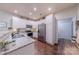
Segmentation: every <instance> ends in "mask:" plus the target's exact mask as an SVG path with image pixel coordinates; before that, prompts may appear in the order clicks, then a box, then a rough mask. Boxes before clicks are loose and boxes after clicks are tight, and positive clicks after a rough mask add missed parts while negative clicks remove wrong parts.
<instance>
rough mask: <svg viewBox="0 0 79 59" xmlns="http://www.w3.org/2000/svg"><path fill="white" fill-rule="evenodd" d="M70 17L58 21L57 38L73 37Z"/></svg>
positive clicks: (69, 38)
mask: <svg viewBox="0 0 79 59" xmlns="http://www.w3.org/2000/svg"><path fill="white" fill-rule="evenodd" d="M72 19H73V18H72V17H70V18H66V19H62V20H58V38H62V39H68V40H71V39H72V35H73V21H72Z"/></svg>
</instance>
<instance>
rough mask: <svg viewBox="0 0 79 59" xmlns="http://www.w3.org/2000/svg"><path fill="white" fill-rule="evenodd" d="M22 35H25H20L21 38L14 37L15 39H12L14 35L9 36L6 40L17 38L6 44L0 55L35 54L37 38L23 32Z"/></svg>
mask: <svg viewBox="0 0 79 59" xmlns="http://www.w3.org/2000/svg"><path fill="white" fill-rule="evenodd" d="M9 35H10V34H9ZM9 35H8V36H9ZM22 35H24V36H23V37H19V38H14V39H12V37H11V36H9V37H8V38H7V39H6V40H7V41H11V40H15V42H13V43H10V44H8V45H6V50H5V51H0V55H33V54H35V51H34V50H35V49H34V42H35V40H34V39H32V38H30V37H28V36H27V35H26V34H22Z"/></svg>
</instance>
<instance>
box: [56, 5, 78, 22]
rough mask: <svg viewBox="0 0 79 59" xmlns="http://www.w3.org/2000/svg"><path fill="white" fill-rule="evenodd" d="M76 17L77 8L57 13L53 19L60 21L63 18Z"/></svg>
mask: <svg viewBox="0 0 79 59" xmlns="http://www.w3.org/2000/svg"><path fill="white" fill-rule="evenodd" d="M76 15H77V6H74V7H70V8H67V9H64V10H62V11H60V12H58V13H56V14H55V17H56V19H57V20H61V19H64V18H68V17H72V16H76Z"/></svg>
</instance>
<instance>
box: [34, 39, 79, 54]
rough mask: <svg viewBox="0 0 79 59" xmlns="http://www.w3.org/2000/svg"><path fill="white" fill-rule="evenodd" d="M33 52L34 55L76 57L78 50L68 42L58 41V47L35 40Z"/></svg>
mask: <svg viewBox="0 0 79 59" xmlns="http://www.w3.org/2000/svg"><path fill="white" fill-rule="evenodd" d="M35 52H36V53H35V54H36V55H78V54H79V49H78V48H77V47H76V46H75V45H74V44H73V43H72V42H71V41H70V40H65V39H59V41H58V45H54V46H50V45H48V44H46V43H43V42H40V41H38V40H37V41H36V42H35Z"/></svg>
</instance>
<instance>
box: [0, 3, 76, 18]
mask: <svg viewBox="0 0 79 59" xmlns="http://www.w3.org/2000/svg"><path fill="white" fill-rule="evenodd" d="M74 5H76V4H74V3H4V4H3V3H0V10H5V11H8V12H11V13H14V11H15V12H17V13H16V14H18V15H22V16H25V17H28V18H31V19H39V18H41V17H42V16H44V15H46V14H48V13H50V12H49V11H48V8H52V10H51V13H52V12H53V13H56V12H59V11H61V10H63V9H65V8H68V7H71V6H74ZM34 7H35V8H37V10H36V11H34V10H33V8H34ZM16 10H17V11H16ZM30 12H32V15H29V13H30ZM40 13H41V15H40Z"/></svg>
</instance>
